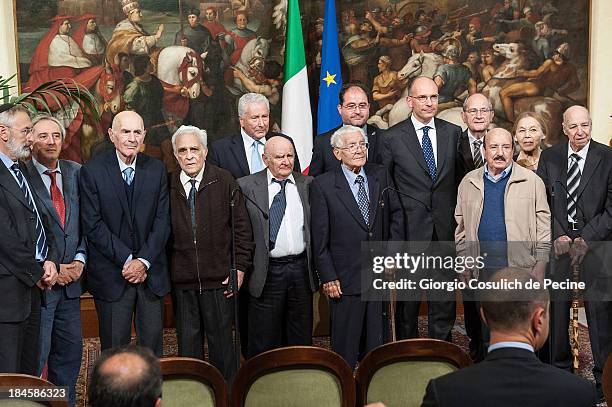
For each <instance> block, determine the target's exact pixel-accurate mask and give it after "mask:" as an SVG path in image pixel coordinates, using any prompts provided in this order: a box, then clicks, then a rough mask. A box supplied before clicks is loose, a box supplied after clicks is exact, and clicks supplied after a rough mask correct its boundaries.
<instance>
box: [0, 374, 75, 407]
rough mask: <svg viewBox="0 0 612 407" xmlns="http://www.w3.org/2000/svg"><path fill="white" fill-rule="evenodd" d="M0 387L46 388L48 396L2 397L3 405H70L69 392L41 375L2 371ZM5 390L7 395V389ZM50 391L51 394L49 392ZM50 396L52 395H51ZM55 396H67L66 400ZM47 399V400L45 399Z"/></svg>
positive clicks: (3, 406) (66, 406)
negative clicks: (35, 399) (26, 397)
mask: <svg viewBox="0 0 612 407" xmlns="http://www.w3.org/2000/svg"><path fill="white" fill-rule="evenodd" d="M0 387H2V388H3V389H7V388H11V389H18V388H21V389H26V388H27V389H44V390H45V393H46V394H45V395H46V396H47V397H43V398H41V400H40V401H33V400H32V398H30V399H29V400H27V399H6V398H4V397H3V398H2V399H0V406H2V407H13V406H14V407H29V406H48V407H68V394H67V393H66V391H65V389H60V388H58V387H57V386H55V385H54V384H53V383H51V382H48V381H46V380H44V379H41V378H40V377H36V376H30V375H26V374H18V373H0ZM3 392H4V393H5V395H6V392H5V390H3ZM49 392H50V393H51V394H49ZM49 396H50V397H49ZM53 396H60V397H65V399H64V400H61V399H55V400H52V399H51V398H55V397H53ZM43 399H46V400H43Z"/></svg>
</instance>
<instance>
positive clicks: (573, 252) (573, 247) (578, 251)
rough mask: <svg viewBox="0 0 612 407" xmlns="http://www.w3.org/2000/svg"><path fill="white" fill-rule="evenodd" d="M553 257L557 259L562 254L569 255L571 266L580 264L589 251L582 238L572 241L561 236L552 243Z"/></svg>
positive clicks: (565, 236)
mask: <svg viewBox="0 0 612 407" xmlns="http://www.w3.org/2000/svg"><path fill="white" fill-rule="evenodd" d="M554 248H555V257H556V258H559V257H560V256H562V255H564V254H569V256H570V258H571V260H572V266H574V265H576V264H580V263H582V260H583V259H584V256H585V255H586V253H587V251H588V250H589V246H588V245H587V242H586V241H585V240H584V239H583V238H582V237H577V238H575V239H574V240H572V239H571V238H570V237H569V236H567V235H563V236H561V237H559V238H557V240H555V242H554Z"/></svg>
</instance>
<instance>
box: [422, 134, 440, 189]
mask: <svg viewBox="0 0 612 407" xmlns="http://www.w3.org/2000/svg"><path fill="white" fill-rule="evenodd" d="M429 129H431V127H429V126H425V127H423V129H422V130H423V143H422V144H423V156H424V157H425V162H426V163H427V168H428V169H429V176H430V177H431V180H432V181H433V182H434V183H435V182H436V178H437V175H436V160H435V159H434V152H433V146H432V145H431V139H430V138H429Z"/></svg>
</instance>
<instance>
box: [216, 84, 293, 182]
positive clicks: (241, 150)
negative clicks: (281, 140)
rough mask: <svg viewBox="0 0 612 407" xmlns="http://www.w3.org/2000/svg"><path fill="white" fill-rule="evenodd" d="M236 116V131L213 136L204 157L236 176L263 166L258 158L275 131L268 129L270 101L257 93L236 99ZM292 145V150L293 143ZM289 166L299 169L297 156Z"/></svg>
mask: <svg viewBox="0 0 612 407" xmlns="http://www.w3.org/2000/svg"><path fill="white" fill-rule="evenodd" d="M238 120H239V121H240V134H236V135H233V136H227V137H224V138H222V139H219V140H216V141H215V142H213V143H211V144H210V147H209V149H208V161H210V162H211V163H213V164H214V165H216V166H218V167H221V168H223V169H224V170H227V171H229V172H231V173H232V175H233V176H234V178H236V179H238V178H242V177H245V176H247V175H249V174H254V173H256V172H259V171H261V170H263V169H264V168H265V164H264V162H263V159H262V155H263V152H264V146H265V145H266V142H267V140H268V139H269V138H270V137H272V136H274V135H277V134H278V133H274V132H270V131H269V130H270V102H268V99H267V98H266V97H265V96H264V95H260V94H259V93H245V94H244V95H242V97H241V98H240V100H239V101H238ZM284 137H286V138H287V139H289V140H291V138H289V137H287V136H284ZM291 144H293V140H291ZM293 148H294V150H295V145H294V146H293ZM293 169H294V170H295V171H297V172H300V171H301V170H300V165H299V161H298V159H297V156H296V157H295V165H294V168H293Z"/></svg>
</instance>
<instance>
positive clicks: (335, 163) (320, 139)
mask: <svg viewBox="0 0 612 407" xmlns="http://www.w3.org/2000/svg"><path fill="white" fill-rule="evenodd" d="M339 128H340V126H339V127H336V128H335V129H332V130H330V131H327V132H325V133H323V134H321V135H319V136H317V137H315V139H314V146H313V148H312V160H311V161H310V170H309V171H308V175H312V176H313V177H316V176H318V175H321V174H323V173H325V172H327V171H330V170H333V169H335V168H339V167H340V160H338V159H337V158H336V156H335V155H334V149H333V148H332V146H331V143H330V141H331V136H332V134H334V132H335V131H336V130H338V129H339ZM366 129H367V130H366V134H367V136H368V144H369V148H368V162H370V163H377V164H380V163H381V157H380V144H381V143H380V139H381V137H380V132H381V130H380V129H379V128H378V127H376V126H373V125H370V124H367V125H366Z"/></svg>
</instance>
